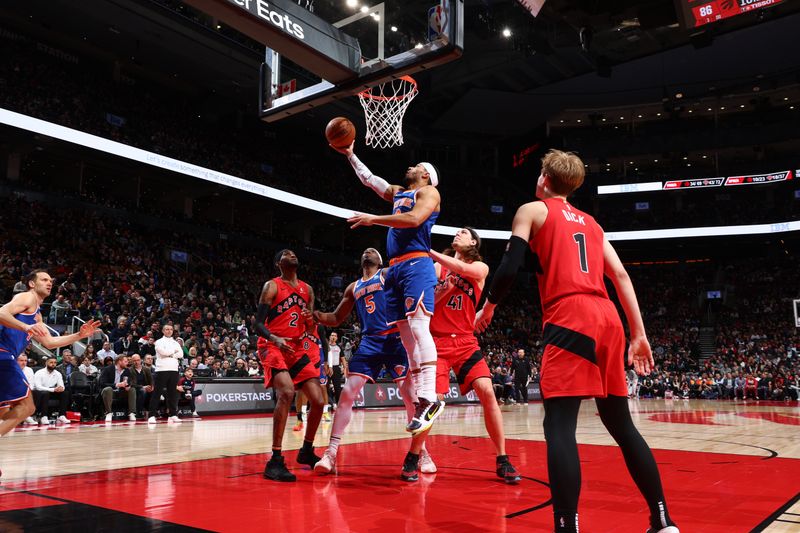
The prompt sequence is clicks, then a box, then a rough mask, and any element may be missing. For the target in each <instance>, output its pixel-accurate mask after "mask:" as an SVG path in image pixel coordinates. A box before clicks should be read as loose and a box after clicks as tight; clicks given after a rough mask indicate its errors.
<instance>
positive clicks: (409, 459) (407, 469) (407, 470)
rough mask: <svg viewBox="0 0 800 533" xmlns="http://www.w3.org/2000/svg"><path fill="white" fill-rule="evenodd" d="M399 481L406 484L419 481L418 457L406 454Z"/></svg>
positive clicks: (409, 453) (413, 454)
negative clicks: (406, 482)
mask: <svg viewBox="0 0 800 533" xmlns="http://www.w3.org/2000/svg"><path fill="white" fill-rule="evenodd" d="M400 479H402V480H403V481H408V482H412V481H419V455H417V454H415V453H411V452H408V453H407V454H406V458H405V460H404V461H403V470H401V471H400Z"/></svg>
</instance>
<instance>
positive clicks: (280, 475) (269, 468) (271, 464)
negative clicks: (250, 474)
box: [264, 456, 297, 481]
mask: <svg viewBox="0 0 800 533" xmlns="http://www.w3.org/2000/svg"><path fill="white" fill-rule="evenodd" d="M264 477H265V478H266V479H271V480H273V481H297V476H295V475H294V474H292V473H291V472H289V469H288V468H286V463H285V462H284V460H283V457H275V456H273V457H272V459H270V460H269V461H267V465H266V466H265V467H264Z"/></svg>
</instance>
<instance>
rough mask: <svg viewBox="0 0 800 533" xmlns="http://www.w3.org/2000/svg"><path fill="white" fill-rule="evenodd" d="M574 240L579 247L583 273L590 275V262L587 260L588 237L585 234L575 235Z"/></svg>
mask: <svg viewBox="0 0 800 533" xmlns="http://www.w3.org/2000/svg"><path fill="white" fill-rule="evenodd" d="M572 240H573V241H575V244H577V245H578V259H579V260H580V263H581V272H583V273H584V274H588V273H589V261H588V259H586V235H584V234H583V233H573V234H572Z"/></svg>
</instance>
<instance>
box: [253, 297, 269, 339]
mask: <svg viewBox="0 0 800 533" xmlns="http://www.w3.org/2000/svg"><path fill="white" fill-rule="evenodd" d="M267 314H269V306H268V305H267V304H258V310H257V311H256V327H255V330H256V333H258V336H259V337H263V338H264V339H266V340H269V336H270V332H269V330H268V329H267V326H266V325H265V324H264V323H265V322H266V321H267Z"/></svg>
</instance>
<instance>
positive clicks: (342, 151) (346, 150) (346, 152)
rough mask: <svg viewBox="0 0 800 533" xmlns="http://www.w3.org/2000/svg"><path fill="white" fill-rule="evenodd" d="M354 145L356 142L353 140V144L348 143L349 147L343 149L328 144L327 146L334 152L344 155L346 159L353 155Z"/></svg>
mask: <svg viewBox="0 0 800 533" xmlns="http://www.w3.org/2000/svg"><path fill="white" fill-rule="evenodd" d="M355 144H356V141H355V139H353V142H351V143H350V146H347V147H345V148H337V147H335V146H334V145H332V144H329V145H328V146H330V147H331V148H333V149H334V150H336V151H337V152H339V153H340V154H344V155H346V156H347V157H350V156H351V155H353V145H355Z"/></svg>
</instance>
